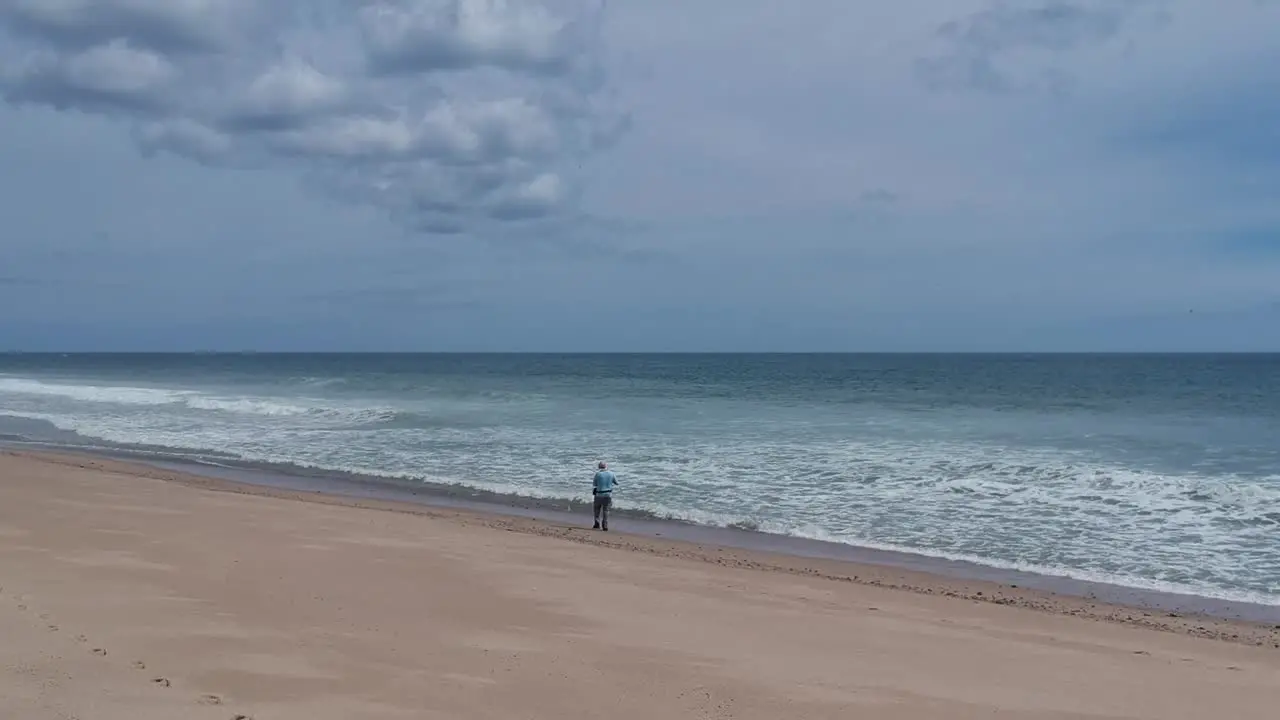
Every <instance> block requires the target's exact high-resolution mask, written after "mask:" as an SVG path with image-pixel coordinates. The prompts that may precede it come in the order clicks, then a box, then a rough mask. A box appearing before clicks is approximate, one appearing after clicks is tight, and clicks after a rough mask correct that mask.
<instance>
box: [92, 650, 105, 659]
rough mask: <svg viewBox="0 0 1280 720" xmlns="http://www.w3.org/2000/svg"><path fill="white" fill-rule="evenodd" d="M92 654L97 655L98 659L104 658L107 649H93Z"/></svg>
mask: <svg viewBox="0 0 1280 720" xmlns="http://www.w3.org/2000/svg"><path fill="white" fill-rule="evenodd" d="M93 654H94V655H97V656H98V657H106V656H107V649H106V648H94V649H93Z"/></svg>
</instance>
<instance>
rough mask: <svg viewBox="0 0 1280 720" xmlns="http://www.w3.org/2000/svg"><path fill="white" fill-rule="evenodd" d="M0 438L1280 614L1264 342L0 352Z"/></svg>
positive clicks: (1271, 404) (1277, 512) (1276, 418)
mask: <svg viewBox="0 0 1280 720" xmlns="http://www.w3.org/2000/svg"><path fill="white" fill-rule="evenodd" d="M0 439H3V440H6V441H8V442H10V443H19V444H36V445H38V446H41V447H48V446H55V447H56V446H72V447H79V448H89V449H99V450H115V451H119V450H129V451H132V452H135V453H144V454H145V455H147V456H150V457H154V458H157V459H160V460H165V461H181V462H197V463H204V464H208V465H214V466H229V467H238V466H245V467H263V466H266V467H271V468H275V469H277V470H279V471H281V472H290V471H297V472H305V473H310V474H312V475H315V474H317V473H320V474H322V473H323V472H335V473H342V474H344V475H350V476H354V477H356V478H357V479H358V478H366V479H368V480H369V481H370V482H373V481H375V480H376V481H380V482H385V481H393V482H396V483H401V484H404V485H410V486H413V485H423V486H430V487H450V488H460V489H471V490H475V491H483V492H484V493H485V495H486V496H487V497H491V498H492V497H497V498H499V499H501V498H504V497H506V498H511V499H515V498H536V499H539V500H543V501H547V502H565V503H567V502H571V501H575V500H576V501H584V500H586V499H588V498H589V494H590V485H589V481H590V477H591V474H592V472H593V468H594V465H595V463H596V462H597V461H598V460H606V461H608V462H609V463H610V465H611V467H612V468H613V469H615V470H616V471H617V473H618V476H619V480H620V482H621V486H620V489H619V492H618V495H617V500H616V504H617V507H618V508H619V510H620V511H622V512H629V513H632V514H639V515H647V516H653V517H659V518H670V519H675V520H681V521H686V522H690V523H696V524H702V525H710V526H722V527H732V528H738V529H742V530H747V531H754V532H760V533H772V534H777V535H785V536H793V537H800V538H810V539H815V540H823V541H829V542H836V543H843V544H847V545H853V546H859V547H866V548H876V549H887V550H895V551H901V552H907V553H913V554H918V555H924V556H929V557H934V558H944V559H949V560H962V561H967V562H971V563H976V564H979V565H985V566H989V567H993V568H1004V569H1009V570H1018V571H1024V572H1032V573H1038V574H1043V575H1048V576H1057V577H1065V578H1074V579H1078V580H1085V581H1090V582H1101V583H1108V584H1113V585H1119V586H1123V587H1130V588H1138V589H1143V590H1154V591H1160V592H1172V593H1182V594H1189V595H1196V596H1200V597H1205V598H1215V599H1220V600H1229V601H1234V602H1248V603H1258V604H1265V605H1273V606H1275V605H1280V355H941V354H940V355H781V354H780V355H518V354H512V355H501V354H496V355H466V354H422V355H414V354H402V355H377V354H352V355H341V354H330V355H306V354H297V355H277V354H251V353H247V354H191V355H144V354H138V355H134V354H52V355H42V354H7V355H0Z"/></svg>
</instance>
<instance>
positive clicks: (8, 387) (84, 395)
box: [0, 378, 397, 424]
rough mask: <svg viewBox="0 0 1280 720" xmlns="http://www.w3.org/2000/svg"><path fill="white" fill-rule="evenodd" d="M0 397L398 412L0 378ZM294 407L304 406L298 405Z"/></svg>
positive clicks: (314, 413) (276, 413)
mask: <svg viewBox="0 0 1280 720" xmlns="http://www.w3.org/2000/svg"><path fill="white" fill-rule="evenodd" d="M3 394H10V395H17V396H27V397H34V398H58V399H66V400H71V401H78V402H85V403H94V404H103V405H118V406H138V407H151V408H157V407H160V406H166V405H172V406H181V407H185V408H190V409H192V410H203V411H208V412H220V413H233V414H240V415H256V416H262V417H270V418H300V417H312V418H318V419H328V420H334V421H340V422H343V423H347V424H360V423H367V422H379V421H386V420H390V419H392V418H394V417H395V416H396V414H397V410H396V409H395V408H391V407H339V406H334V405H332V404H328V403H326V401H325V400H323V399H319V398H291V399H288V400H286V399H281V398H268V397H243V396H242V397H228V396H224V395H215V394H211V393H208V392H202V391H197V390H187V389H181V390H178V389H167V388H152V387H135V386H120V385H92V384H83V385H78V384H69V383H51V382H44V381H40V380H30V379H26V378H0V397H3ZM299 401H301V402H303V403H305V404H298V403H299Z"/></svg>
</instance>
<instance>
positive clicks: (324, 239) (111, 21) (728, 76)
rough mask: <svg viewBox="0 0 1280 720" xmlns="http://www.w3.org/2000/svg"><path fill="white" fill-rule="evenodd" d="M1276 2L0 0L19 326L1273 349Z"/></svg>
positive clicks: (574, 344) (620, 346) (789, 347)
mask: <svg viewBox="0 0 1280 720" xmlns="http://www.w3.org/2000/svg"><path fill="white" fill-rule="evenodd" d="M1276 28H1280V0H1213V1H1212V2H1209V1H1208V0H894V2H870V1H855V0H794V1H793V2H786V3H784V2H779V0H733V2H729V0H699V1H698V2H690V1H689V0H541V1H538V0H0V349H21V350H60V351H65V350H356V351H376V350H388V351H410V350H421V351H460V350H461V351H470V350H479V351H592V350H596V351H1166V350H1173V351H1182V350H1189V351H1212V350H1267V351H1276V350H1280V42H1277V40H1276V39H1275V38H1276V36H1277V35H1276V32H1277V31H1276Z"/></svg>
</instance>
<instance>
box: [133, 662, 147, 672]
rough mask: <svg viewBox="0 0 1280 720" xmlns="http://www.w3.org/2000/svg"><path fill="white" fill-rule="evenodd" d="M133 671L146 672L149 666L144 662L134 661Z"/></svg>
mask: <svg viewBox="0 0 1280 720" xmlns="http://www.w3.org/2000/svg"><path fill="white" fill-rule="evenodd" d="M133 669H134V670H146V669H147V664H146V663H144V662H142V661H141V660H134V661H133Z"/></svg>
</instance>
